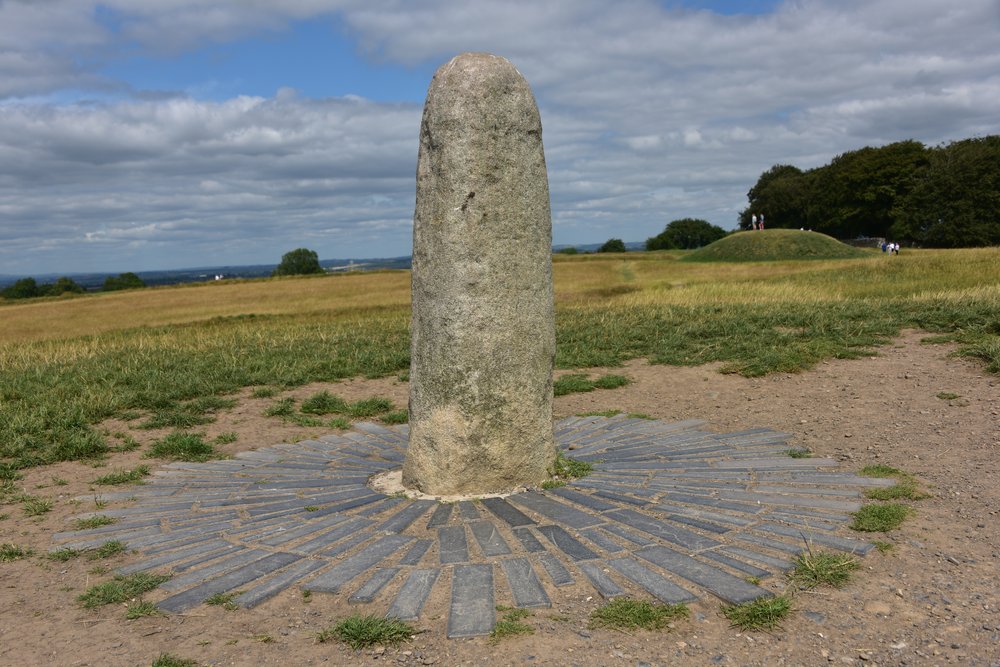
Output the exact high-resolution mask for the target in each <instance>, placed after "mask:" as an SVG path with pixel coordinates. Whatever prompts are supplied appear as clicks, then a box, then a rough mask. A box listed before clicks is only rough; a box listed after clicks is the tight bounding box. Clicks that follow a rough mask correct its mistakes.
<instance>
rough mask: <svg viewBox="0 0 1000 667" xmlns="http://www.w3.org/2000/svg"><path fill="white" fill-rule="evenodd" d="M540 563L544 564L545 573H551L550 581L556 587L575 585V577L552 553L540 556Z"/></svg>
mask: <svg viewBox="0 0 1000 667" xmlns="http://www.w3.org/2000/svg"><path fill="white" fill-rule="evenodd" d="M538 562H539V563H541V564H542V567H544V568H545V571H546V572H548V573H549V579H551V580H552V583H553V584H555V585H556V586H569V585H570V584H572V583H573V575H571V574H570V573H569V570H567V569H566V567H565V566H564V565H563V564H562V562H560V561H559V559H558V558H556V557H555V556H553V555H552V554H550V553H542V554H538Z"/></svg>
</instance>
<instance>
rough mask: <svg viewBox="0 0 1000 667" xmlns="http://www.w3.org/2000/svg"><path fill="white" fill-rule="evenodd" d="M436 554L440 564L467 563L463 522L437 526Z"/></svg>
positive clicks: (467, 545) (467, 546) (467, 549)
mask: <svg viewBox="0 0 1000 667" xmlns="http://www.w3.org/2000/svg"><path fill="white" fill-rule="evenodd" d="M438 549H439V552H438V556H439V558H440V560H441V564H442V565H447V564H448V563H467V562H468V561H469V542H468V540H467V539H466V537H465V524H460V525H458V526H442V527H441V528H438Z"/></svg>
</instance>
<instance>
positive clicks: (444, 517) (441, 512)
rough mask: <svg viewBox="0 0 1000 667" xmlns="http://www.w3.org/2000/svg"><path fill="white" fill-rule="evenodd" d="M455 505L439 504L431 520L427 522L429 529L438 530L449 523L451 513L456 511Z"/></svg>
mask: <svg viewBox="0 0 1000 667" xmlns="http://www.w3.org/2000/svg"><path fill="white" fill-rule="evenodd" d="M454 507H455V506H454V505H452V504H451V503H438V506H437V508H436V509H435V510H434V514H432V515H431V520H430V521H428V522H427V527H428V528H438V527H439V526H443V525H445V524H447V523H448V519H450V518H451V511H452V509H454Z"/></svg>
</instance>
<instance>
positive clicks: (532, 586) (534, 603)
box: [500, 558, 552, 607]
mask: <svg viewBox="0 0 1000 667" xmlns="http://www.w3.org/2000/svg"><path fill="white" fill-rule="evenodd" d="M500 566H501V567H502V568H503V572H504V574H505V575H506V576H507V585H508V586H510V592H511V594H512V595H513V597H514V606H515V607H551V606H552V601H551V600H549V596H548V595H547V594H546V593H545V589H544V588H542V584H541V582H540V581H538V576H537V575H535V570H534V569H533V568H532V567H531V562H530V561H529V560H528V559H527V558H510V559H507V560H502V561H500Z"/></svg>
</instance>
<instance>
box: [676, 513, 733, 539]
mask: <svg viewBox="0 0 1000 667" xmlns="http://www.w3.org/2000/svg"><path fill="white" fill-rule="evenodd" d="M663 517H664V518H665V519H669V520H670V521H673V522H674V523H683V524H684V525H686V526H691V527H692V528H700V529H701V530H704V531H706V532H709V533H715V534H717V535H722V534H724V533H728V532H729V530H730V529H729V528H728V527H726V526H720V525H719V524H717V523H712V522H710V521H703V520H702V519H696V518H694V517H692V516H686V515H684V514H664V515H663Z"/></svg>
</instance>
